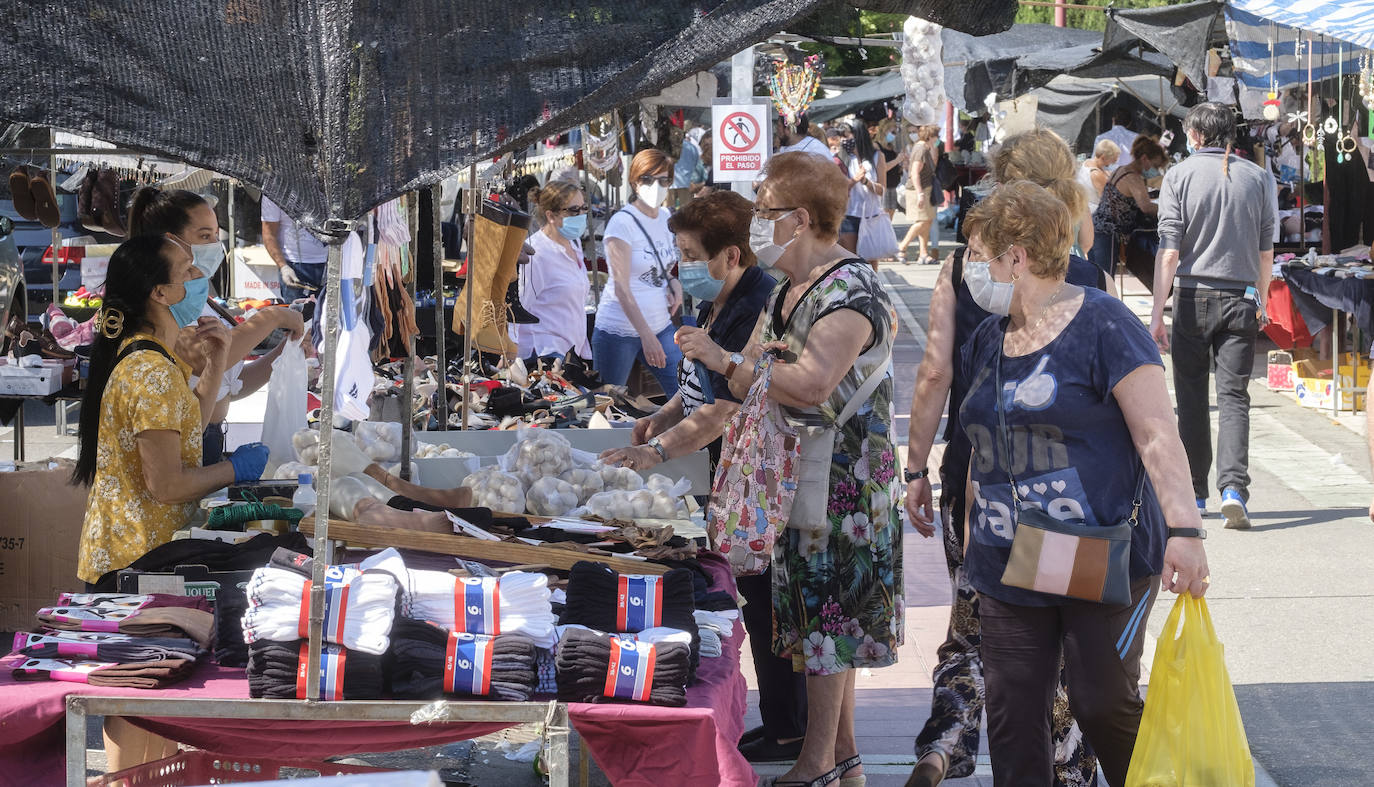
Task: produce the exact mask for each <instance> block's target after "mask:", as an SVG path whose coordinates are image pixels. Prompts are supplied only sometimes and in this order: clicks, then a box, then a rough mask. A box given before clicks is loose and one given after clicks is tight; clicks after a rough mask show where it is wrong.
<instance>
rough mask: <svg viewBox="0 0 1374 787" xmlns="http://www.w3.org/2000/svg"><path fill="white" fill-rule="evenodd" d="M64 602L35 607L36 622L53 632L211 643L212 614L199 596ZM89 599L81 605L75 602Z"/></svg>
mask: <svg viewBox="0 0 1374 787" xmlns="http://www.w3.org/2000/svg"><path fill="white" fill-rule="evenodd" d="M62 598H64V599H66V603H63V604H60V605H59V606H55V607H44V608H43V609H40V610H38V615H37V618H38V625H39V626H41V627H43V628H45V629H50V630H53V631H100V632H118V633H121V634H131V635H134V636H143V637H182V636H184V637H189V638H190V639H192V640H195V642H196V644H197V645H199V646H200V647H202V648H208V647H209V646H210V641H211V638H212V636H213V634H214V627H215V616H214V615H213V614H211V613H210V611H209V609H210V607H209V602H207V601H206V600H205V599H204V598H202V597H200V596H168V595H163V594H153V595H147V596H129V595H116V594H101V595H99V596H96V595H95V594H84V593H83V594H68V593H64V594H63V595H62ZM83 601H91V602H95V603H90V604H81V603H76V602H83Z"/></svg>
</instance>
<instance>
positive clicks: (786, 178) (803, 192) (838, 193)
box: [760, 152, 849, 240]
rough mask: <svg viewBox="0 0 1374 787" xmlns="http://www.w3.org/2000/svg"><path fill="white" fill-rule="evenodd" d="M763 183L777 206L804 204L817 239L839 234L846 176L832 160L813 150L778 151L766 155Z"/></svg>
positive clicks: (846, 193)
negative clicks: (773, 154) (774, 154)
mask: <svg viewBox="0 0 1374 787" xmlns="http://www.w3.org/2000/svg"><path fill="white" fill-rule="evenodd" d="M763 176H764V178H763V183H762V184H760V188H763V189H767V190H768V194H769V199H771V200H772V201H773V202H774V204H775V205H776V206H777V207H784V206H795V207H799V208H806V212H807V213H808V214H809V215H810V216H811V224H812V226H814V227H815V233H816V236H817V237H818V238H820V239H821V240H834V239H835V238H838V237H839V235H840V222H841V221H843V220H844V211H845V208H847V207H848V206H849V178H848V176H846V175H845V173H843V172H841V171H840V168H839V166H838V165H836V164H835V162H834V161H831V160H830V159H828V158H826V157H824V156H817V155H816V154H815V153H801V152H795V153H779V154H778V155H776V156H774V157H772V158H770V159H768V163H767V164H766V165H764V169H763Z"/></svg>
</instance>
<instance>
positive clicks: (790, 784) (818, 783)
mask: <svg viewBox="0 0 1374 787" xmlns="http://www.w3.org/2000/svg"><path fill="white" fill-rule="evenodd" d="M862 764H863V763H862V762H861V761H860V760H859V755H857V754H856V755H854V756H853V757H850V758H849V759H847V760H845V761H844V762H842V763H840V764H839V765H836V766H835V767H834V769H832V770H830V771H827V772H825V773H823V774H821V775H820V776H817V777H816V778H814V779H812V780H811V781H809V782H804V781H798V780H795V779H791V780H788V781H785V782H784V781H778V779H777V777H772V778H773V781H768V777H765V778H764V779H763V780H761V781H760V782H759V787H825V786H826V785H827V784H832V783H834V782H837V781H839V779H840V774H842V773H844V772H845V771H847V770H849V769H850V768H856V767H858V766H860V765H862Z"/></svg>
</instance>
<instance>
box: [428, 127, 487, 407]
mask: <svg viewBox="0 0 1374 787" xmlns="http://www.w3.org/2000/svg"><path fill="white" fill-rule="evenodd" d="M472 155H473V159H472V163H471V164H469V165H468V189H467V196H466V197H465V198H464V199H463V214H464V215H465V216H467V231H468V264H467V276H466V277H465V278H464V279H463V300H464V301H465V302H466V304H467V305H466V306H465V307H464V310H465V313H466V315H467V319H466V320H465V321H464V322H463V362H462V364H460V365H459V367H458V368H459V371H460V372H462V378H463V403H462V405H461V407H462V409H463V424H462V429H463V431H465V432H466V431H467V429H468V409H469V408H468V401H469V396H470V392H471V390H472V375H471V374H470V373H469V372H468V361H469V360H471V359H472V334H473V332H474V331H475V330H476V326H475V325H474V324H473V322H472V277H473V274H474V273H475V272H476V268H477V266H476V264H475V262H474V260H475V259H476V257H477V209H478V208H479V207H480V206H481V205H482V195H480V194H478V193H477V158H476V155H477V132H476V131H474V132H472ZM439 303H440V308H439V311H440V312H441V313H442V312H443V300H442V299H441V300H440V302H439ZM453 310H454V311H457V310H458V302H457V301H454V302H453ZM441 323H442V321H441ZM441 352H442V351H441ZM478 352H481V351H480V350H479V351H478ZM439 357H440V358H443V357H444V356H443V355H440V356H439ZM439 393H440V395H442V396H443V399H442V400H441V401H442V402H443V403H444V407H443V409H442V410H440V412H442V413H443V414H444V415H443V417H444V419H445V421H447V419H448V390H447V388H446V387H444V386H440V388H439ZM444 431H448V430H447V429H445V430H444Z"/></svg>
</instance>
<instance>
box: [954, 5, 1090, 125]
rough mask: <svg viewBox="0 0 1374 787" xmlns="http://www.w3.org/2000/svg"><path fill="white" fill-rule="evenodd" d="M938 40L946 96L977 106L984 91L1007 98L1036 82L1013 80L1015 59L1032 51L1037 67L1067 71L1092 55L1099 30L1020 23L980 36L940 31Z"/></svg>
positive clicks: (968, 106) (964, 106)
mask: <svg viewBox="0 0 1374 787" xmlns="http://www.w3.org/2000/svg"><path fill="white" fill-rule="evenodd" d="M941 42H942V43H943V45H944V60H945V93H946V94H948V95H949V100H950V101H951V102H952V103H953V104H954V106H956V107H958V108H959V109H963V110H969V109H972V110H974V111H982V108H983V99H984V98H986V97H987V95H988V94H989V93H992V92H996V93H997V94H998V96H999V97H1002V98H1011V97H1014V96H1016V95H1018V94H1020V93H1022V92H1024V91H1026V90H1028V89H1030V88H1032V87H1035V86H1036V85H1027V84H1021V85H1018V84H1017V83H1018V82H1020V81H1021V79H1020V74H1018V72H1017V63H1018V60H1020V59H1021V58H1024V57H1028V56H1033V60H1032V62H1033V63H1035V67H1036V68H1038V69H1046V68H1048V69H1051V70H1057V71H1061V72H1064V71H1069V70H1070V69H1071V68H1072V67H1073V66H1075V65H1078V64H1079V63H1081V62H1083V61H1085V60H1087V59H1089V58H1091V57H1092V55H1093V48H1094V47H1097V46H1100V45H1101V44H1102V34H1101V33H1097V32H1094V31H1091V30H1076V29H1073V28H1066V27H1055V26H1053V25H1036V24H1026V25H1016V26H1014V27H1012V28H1011V29H1009V30H1007V31H1005V32H1002V33H996V34H994V35H984V36H972V35H968V34H965V33H961V32H959V31H957V30H946V31H945V32H944V34H943V35H942V36H941ZM1046 81H1048V80H1046ZM1041 84H1043V82H1042V83H1041Z"/></svg>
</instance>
